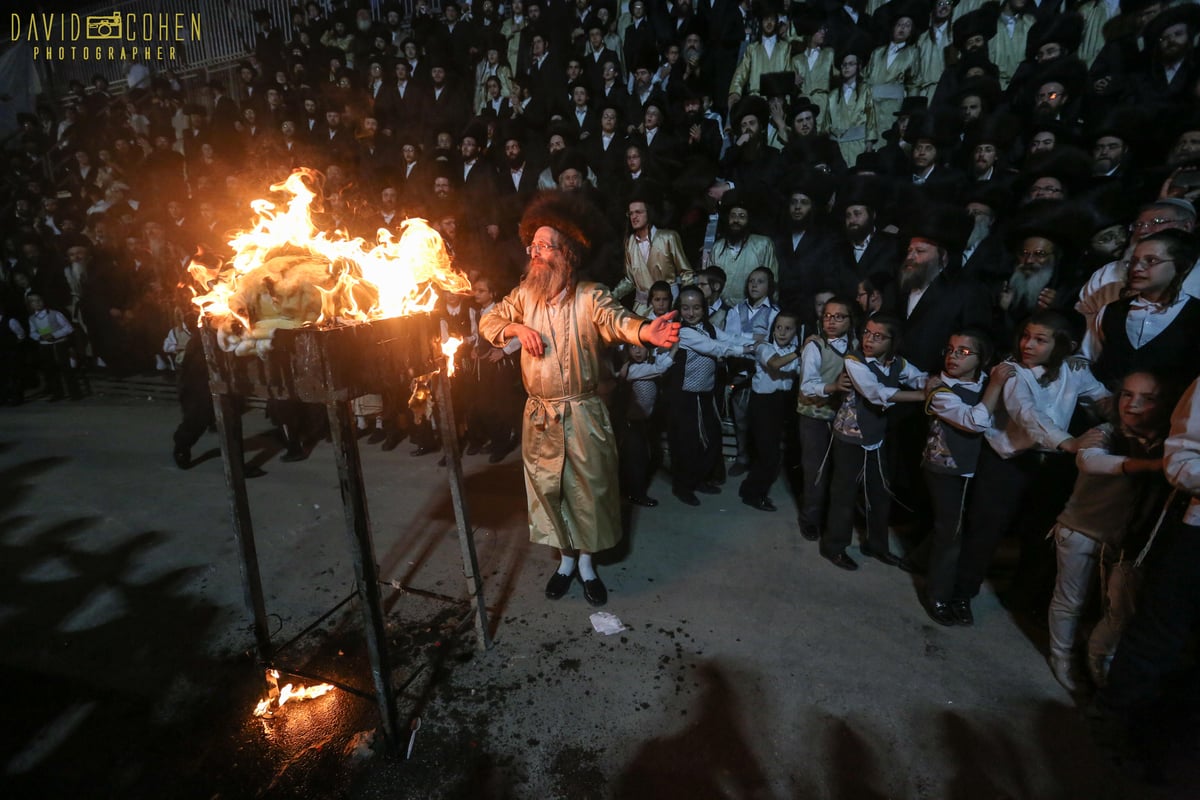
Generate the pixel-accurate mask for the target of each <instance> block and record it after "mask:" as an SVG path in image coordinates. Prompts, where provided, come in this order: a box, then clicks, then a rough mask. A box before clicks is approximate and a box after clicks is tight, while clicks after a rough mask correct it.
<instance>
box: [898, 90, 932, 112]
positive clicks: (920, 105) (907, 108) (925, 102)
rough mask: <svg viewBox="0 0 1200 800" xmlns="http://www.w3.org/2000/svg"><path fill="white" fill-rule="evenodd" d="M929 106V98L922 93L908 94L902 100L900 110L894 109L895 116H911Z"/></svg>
mask: <svg viewBox="0 0 1200 800" xmlns="http://www.w3.org/2000/svg"><path fill="white" fill-rule="evenodd" d="M928 108H929V98H928V97H924V96H921V95H917V96H915V97H914V96H911V95H909V96H906V97H905V98H904V99H903V100H901V101H900V110H899V111H893V112H892V116H893V117H911V116H912V115H913V114H920V113H922V112H924V111H925V110H926V109H928Z"/></svg>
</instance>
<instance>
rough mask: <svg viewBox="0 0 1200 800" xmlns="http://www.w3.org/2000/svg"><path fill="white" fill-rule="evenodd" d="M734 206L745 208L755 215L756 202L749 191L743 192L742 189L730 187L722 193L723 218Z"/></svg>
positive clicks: (751, 214) (721, 212)
mask: <svg viewBox="0 0 1200 800" xmlns="http://www.w3.org/2000/svg"><path fill="white" fill-rule="evenodd" d="M733 208H744V209H746V211H748V212H749V213H750V216H751V217H753V216H754V210H755V203H754V198H752V197H751V196H750V194H749V193H748V192H743V191H741V190H740V189H730V190H729V191H727V192H725V194H723V195H721V211H720V214H721V219H725V217H726V215H728V214H729V210H730V209H733Z"/></svg>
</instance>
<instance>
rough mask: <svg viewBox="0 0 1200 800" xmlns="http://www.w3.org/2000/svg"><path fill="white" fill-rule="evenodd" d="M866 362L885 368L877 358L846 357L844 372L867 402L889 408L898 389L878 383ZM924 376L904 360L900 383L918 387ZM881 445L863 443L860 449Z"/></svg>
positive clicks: (878, 443)
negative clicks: (858, 358) (860, 359)
mask: <svg viewBox="0 0 1200 800" xmlns="http://www.w3.org/2000/svg"><path fill="white" fill-rule="evenodd" d="M868 364H878V365H879V366H880V368H882V369H886V367H885V366H884V363H883V362H882V361H880V360H879V359H877V358H868V359H867V360H866V361H865V362H862V361H856V360H854V359H846V374H847V375H849V376H850V382H851V383H853V384H854V391H856V392H857V393H858V394H859V396H860V397H862V398H863V399H864V400H866V401H867V402H868V403H872V404H874V405H877V406H882V407H883V408H891V407H892V406H893V405H895V403H893V402H892V398H893V397H895V396H896V392H898V391H900V390H899V389H894V388H892V387H891V386H884V385H883V384H882V383H880V382H879V378H877V377H876V376H875V373H874V372H872V371H871V369H870V368H869V367H868V366H867V365H868ZM926 377H928V376H926V374H925V373H924V372H921V370H919V369H917V368H916V367H914V366H913V365H912V364H911V363H909V362H908V361H905V362H904V369H902V370H901V371H900V383H901V384H902V385H904V386H907V387H909V388H910V389H919V388H921V387H922V386H924V385H925V378H926ZM881 447H883V442H882V441H879V442H876V443H875V444H870V445H863V446H862V449H863V450H868V451H869V450H878V449H879V448H881Z"/></svg>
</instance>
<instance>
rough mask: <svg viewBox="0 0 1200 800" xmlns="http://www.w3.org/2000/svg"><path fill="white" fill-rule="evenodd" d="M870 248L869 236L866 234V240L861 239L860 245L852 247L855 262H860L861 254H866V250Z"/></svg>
mask: <svg viewBox="0 0 1200 800" xmlns="http://www.w3.org/2000/svg"><path fill="white" fill-rule="evenodd" d="M870 246H871V234H869V233H868V234H867V238H865V239H863V240H862V242H861V243H860V244H856V245H853V247H854V260H855V262H858V261H862V257H863V253H865V252H867V248H868V247H870Z"/></svg>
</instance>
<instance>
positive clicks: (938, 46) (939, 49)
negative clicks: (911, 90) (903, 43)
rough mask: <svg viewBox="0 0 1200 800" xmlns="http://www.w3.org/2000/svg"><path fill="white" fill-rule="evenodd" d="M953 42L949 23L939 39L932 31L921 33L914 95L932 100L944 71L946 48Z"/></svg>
mask: <svg viewBox="0 0 1200 800" xmlns="http://www.w3.org/2000/svg"><path fill="white" fill-rule="evenodd" d="M953 42H954V36H953V33H952V32H951V26H950V24H949V23H946V30H945V31H944V32H943V33H942V36H941V39H938V38H937V37H936V36H934V33H933V31H932V30H928V31H926V32H925V33H922V34H921V36H920V38H919V39H918V40H917V45H918V46H919V47H920V48H921V55H920V58H919V60H918V66H917V86H916V93H917V94H918V95H921V96H922V97H927V98H929V99H930V100H932V99H933V93H934V92H935V91H936V90H937V85H938V81H940V80H941V79H942V73H943V72H945V71H946V48H947V47H949V46H950V45H951V44H953Z"/></svg>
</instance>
